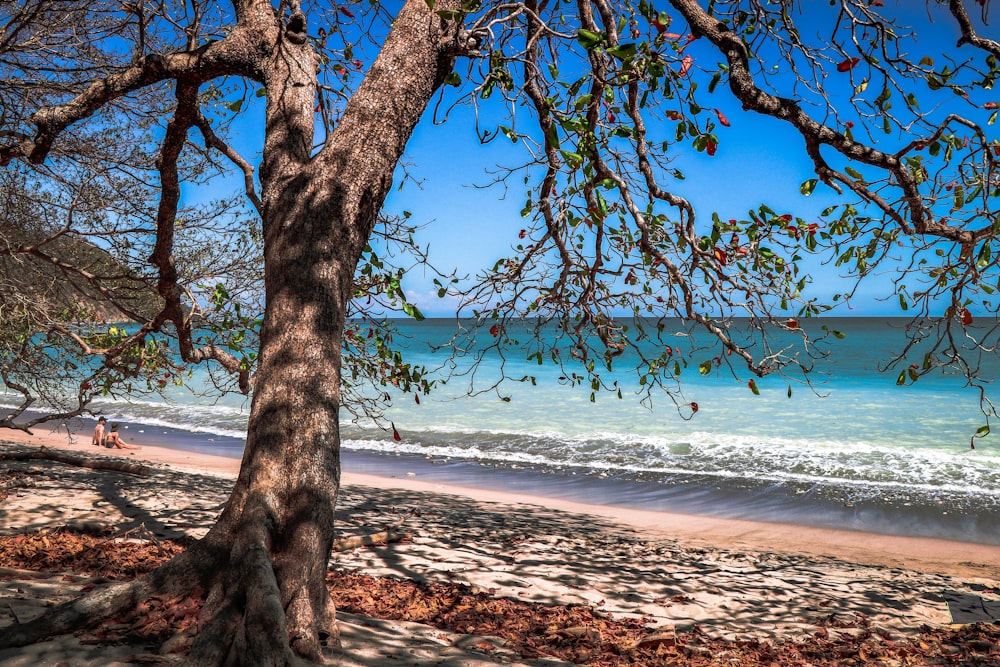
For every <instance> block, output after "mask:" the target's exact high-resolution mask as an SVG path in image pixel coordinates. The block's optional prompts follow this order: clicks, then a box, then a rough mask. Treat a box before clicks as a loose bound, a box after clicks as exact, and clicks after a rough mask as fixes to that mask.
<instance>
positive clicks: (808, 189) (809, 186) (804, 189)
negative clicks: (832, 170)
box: [799, 178, 819, 197]
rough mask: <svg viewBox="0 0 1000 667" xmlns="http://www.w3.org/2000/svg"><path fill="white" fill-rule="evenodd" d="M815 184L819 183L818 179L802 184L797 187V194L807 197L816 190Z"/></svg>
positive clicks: (811, 179)
mask: <svg viewBox="0 0 1000 667" xmlns="http://www.w3.org/2000/svg"><path fill="white" fill-rule="evenodd" d="M817 183H819V179H818V178H810V179H809V180H808V181H806V182H804V183H803V184H802V185H800V186H799V192H801V193H802V194H804V195H805V196H806V197H808V196H809V195H811V194H812V193H813V190H815V189H816V184H817Z"/></svg>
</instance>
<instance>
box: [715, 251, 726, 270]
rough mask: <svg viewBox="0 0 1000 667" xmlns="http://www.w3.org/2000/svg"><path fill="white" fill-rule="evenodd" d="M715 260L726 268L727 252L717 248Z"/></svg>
mask: <svg viewBox="0 0 1000 667" xmlns="http://www.w3.org/2000/svg"><path fill="white" fill-rule="evenodd" d="M715 259H716V261H717V262H719V265H720V266H725V265H726V251H725V250H723V249H722V248H716V249H715Z"/></svg>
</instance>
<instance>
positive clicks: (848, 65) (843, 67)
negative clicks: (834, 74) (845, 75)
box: [837, 58, 861, 72]
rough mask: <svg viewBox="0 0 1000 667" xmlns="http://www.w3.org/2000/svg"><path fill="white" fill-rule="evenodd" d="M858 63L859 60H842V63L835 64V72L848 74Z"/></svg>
mask: <svg viewBox="0 0 1000 667" xmlns="http://www.w3.org/2000/svg"><path fill="white" fill-rule="evenodd" d="M859 62H861V58H848V59H847V60H844V61H843V62H840V63H837V71H838V72H848V71H850V70H851V69H852V68H853V67H854V66H855V65H857V64H858V63H859Z"/></svg>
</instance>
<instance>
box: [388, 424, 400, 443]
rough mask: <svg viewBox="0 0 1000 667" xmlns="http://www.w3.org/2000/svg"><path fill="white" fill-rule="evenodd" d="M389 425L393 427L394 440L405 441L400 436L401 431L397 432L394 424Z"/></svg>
mask: <svg viewBox="0 0 1000 667" xmlns="http://www.w3.org/2000/svg"><path fill="white" fill-rule="evenodd" d="M389 424H390V425H391V426H392V439H393V440H395V441H396V442H399V441H400V440H402V439H403V438H402V436H400V435H399V431H397V430H396V425H395V424H393V423H392V422H389Z"/></svg>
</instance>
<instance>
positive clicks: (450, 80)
mask: <svg viewBox="0 0 1000 667" xmlns="http://www.w3.org/2000/svg"><path fill="white" fill-rule="evenodd" d="M443 83H444V85H446V86H458V85H461V83H462V77H461V76H459V74H458V72H451V73H450V74H448V76H446V77H445V78H444V82H443Z"/></svg>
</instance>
